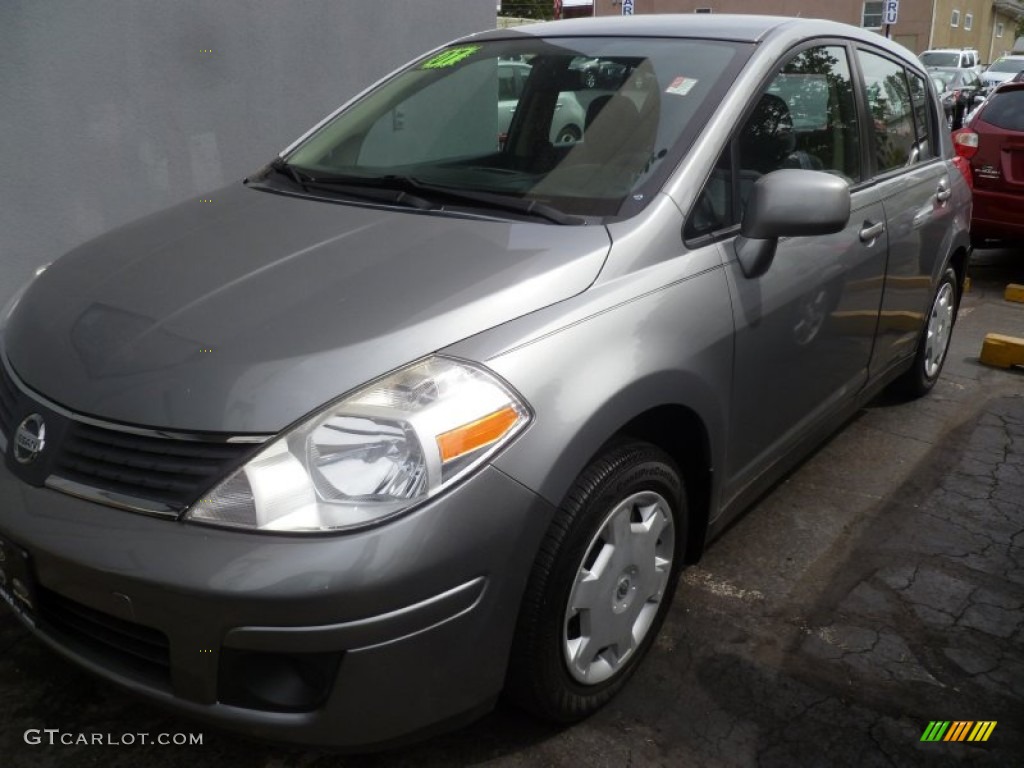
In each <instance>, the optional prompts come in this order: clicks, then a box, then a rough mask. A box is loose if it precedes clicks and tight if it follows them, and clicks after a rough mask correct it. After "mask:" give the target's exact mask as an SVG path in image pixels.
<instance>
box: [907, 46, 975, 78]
mask: <svg viewBox="0 0 1024 768" xmlns="http://www.w3.org/2000/svg"><path fill="white" fill-rule="evenodd" d="M917 58H918V59H920V61H921V63H922V64H924V65H925V66H926V67H956V68H957V69H973V70H974V72H975V74H978V75H980V74H981V73H982V71H984V69H985V68H984V67H983V66H982V65H981V56H979V55H978V52H977V51H976V50H975V49H973V48H934V49H932V50H930V51H925V52H924V53H922V54H921V55H920V56H918V57H917Z"/></svg>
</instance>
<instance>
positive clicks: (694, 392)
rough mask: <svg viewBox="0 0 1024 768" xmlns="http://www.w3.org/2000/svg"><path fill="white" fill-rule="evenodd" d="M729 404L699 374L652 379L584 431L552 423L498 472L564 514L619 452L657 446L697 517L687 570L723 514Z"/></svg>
mask: <svg viewBox="0 0 1024 768" xmlns="http://www.w3.org/2000/svg"><path fill="white" fill-rule="evenodd" d="M687 394H689V397H687ZM722 397H723V394H722V392H716V391H715V390H713V389H712V388H710V387H708V386H707V385H706V384H705V383H704V382H702V381H701V380H700V378H698V377H696V376H695V375H694V374H690V373H685V372H681V371H665V372H662V373H660V374H652V375H650V376H648V377H645V378H643V379H640V380H637V381H634V382H632V383H631V384H629V385H628V386H626V387H625V388H624V389H622V390H620V391H618V392H617V393H615V394H614V395H612V396H610V397H608V398H607V399H606V400H605V401H604V402H603V403H601V404H596V403H595V404H592V405H593V407H592V408H591V409H589V414H588V416H587V417H586V419H585V420H584V421H583V422H582V423H579V424H567V423H566V422H564V421H563V422H560V423H556V424H554V425H552V424H550V423H547V424H546V425H545V428H543V429H538V430H536V431H534V430H533V429H530V430H528V431H527V433H526V434H524V435H523V439H522V440H521V441H518V442H517V444H515V445H513V446H512V449H511V450H510V451H508V452H506V453H505V454H503V455H502V456H500V457H499V458H498V460H497V461H496V466H497V467H498V468H499V469H501V470H502V471H503V472H506V473H507V474H509V475H511V476H512V477H513V478H515V479H517V480H519V481H520V482H522V483H523V484H524V485H527V486H528V487H531V488H534V489H535V490H536V491H537V492H538V493H540V494H541V495H542V496H543V497H545V498H546V499H547V500H548V501H549V502H550V503H552V504H554V505H556V506H557V505H559V504H561V502H562V500H563V499H564V498H565V495H566V494H567V493H568V492H569V490H570V488H571V486H572V484H573V483H574V482H575V480H576V478H577V477H578V476H579V475H580V473H581V472H582V471H583V470H584V469H585V468H586V467H587V466H588V465H589V464H590V463H591V462H593V461H594V460H595V459H596V458H597V457H598V456H600V455H601V454H602V453H604V452H606V451H607V450H608V449H609V447H610V446H611V445H612V444H614V443H616V442H620V441H622V440H625V439H635V440H643V441H645V442H649V443H652V444H653V445H655V446H657V447H659V448H661V449H662V450H663V451H665V452H666V453H667V454H668V455H669V456H670V457H671V458H672V459H673V461H675V463H676V464H677V465H678V466H679V469H680V470H681V471H682V473H683V481H684V483H685V485H686V489H687V502H688V506H689V510H690V515H689V518H690V519H689V525H688V530H687V545H686V553H685V556H686V562H696V560H697V559H699V557H700V555H701V553H702V552H703V548H704V543H705V540H706V535H707V531H708V524H709V521H710V519H711V518H712V517H713V516H714V515H713V513H714V510H715V509H716V501H715V499H716V497H717V485H716V480H717V478H716V476H715V473H714V467H716V466H720V465H721V457H720V456H719V455H718V454H719V452H720V451H721V446H722V444H723V441H722V440H721V439H717V438H718V436H721V435H722V434H723V430H724V423H725V421H724V407H725V403H724V400H722ZM544 421H545V422H550V419H545V420H544ZM535 426H539V424H538V425H535ZM556 445H557V448H555V446H556ZM553 448H555V449H554V450H552V449H553Z"/></svg>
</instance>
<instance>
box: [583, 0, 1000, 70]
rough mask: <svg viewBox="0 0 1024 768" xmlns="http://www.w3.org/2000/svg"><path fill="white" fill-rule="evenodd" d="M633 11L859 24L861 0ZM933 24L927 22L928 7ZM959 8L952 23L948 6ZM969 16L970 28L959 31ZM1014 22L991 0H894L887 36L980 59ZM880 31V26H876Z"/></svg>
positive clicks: (651, 6)
mask: <svg viewBox="0 0 1024 768" xmlns="http://www.w3.org/2000/svg"><path fill="white" fill-rule="evenodd" d="M633 6H634V13H638V14H639V13H693V12H694V11H695V10H696V9H698V8H710V9H711V12H712V13H762V14H769V15H773V16H803V17H805V18H828V19H832V20H833V21H842V22H845V23H847V24H853V25H855V26H858V27H859V26H861V24H862V21H863V11H864V2H863V0H703V1H702V0H696V1H695V0H634V3H633ZM933 8H934V9H935V17H934V18H935V23H934V25H933V24H932V10H933ZM954 9H955V10H958V11H959V12H960V18H959V22H958V26H956V27H953V26H952V25H951V20H952V16H953V10H954ZM595 12H596V14H597V15H599V16H606V15H618V14H621V13H622V4H621V2H618V1H617V0H596V4H595ZM967 14H971V24H970V26H971V29H970V30H967V29H965V28H964V27H965V24H966V21H967ZM999 23H1002V24H1003V36H1002V37H1001V38H998V37H996V38H994V39H993V36H994V34H995V33H996V29H997V24H999ZM1015 24H1016V22H1015V21H1013V20H1012V18H1011V17H1010V16H1008V15H1006V14H1005V13H999V12H997V11H996V10H995V7H994V3H993V0H900V9H899V19H898V21H897V22H896V24H894V25H892V27H891V28H890V30H889V36H890V37H891V38H892V39H893V40H895V41H896V42H897V43H900V44H902V45H904V46H906V47H907V48H909V49H910V50H911V51H913V52H914V53H921V52H922V51H925V50H927V49H928V48H976V49H977V50H978V52H979V54H980V55H981V60H982V62H984V63H986V64H987V63H989V62H990V61H993V60H995V59H997V58H999V56H1000V55H1001V54H1002V53H1003V52H1004V51H1008V50H1009V49H1010V48H1011V47H1012V46H1013V39H1014V38H1013V30H1014V26H1015ZM878 32H879V34H884V32H885V30H884V28H882V29H879V30H878Z"/></svg>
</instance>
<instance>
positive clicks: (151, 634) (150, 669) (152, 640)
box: [38, 586, 171, 687]
mask: <svg viewBox="0 0 1024 768" xmlns="http://www.w3.org/2000/svg"><path fill="white" fill-rule="evenodd" d="M38 603H39V618H40V619H41V623H42V624H44V625H45V627H46V628H47V629H49V630H51V631H52V632H53V633H54V634H55V635H57V636H58V638H60V637H63V638H66V639H67V640H69V641H71V644H74V645H77V646H81V647H82V648H83V649H84V650H86V651H88V652H91V653H92V654H95V655H96V656H98V657H99V658H101V659H102V660H103V661H104V662H114V664H116V665H117V666H119V667H121V668H123V669H124V671H125V672H127V673H129V674H132V675H133V676H135V677H141V678H143V679H145V680H146V681H147V682H149V683H155V684H157V685H160V686H162V687H169V685H170V669H171V657H170V645H169V643H168V642H167V636H166V635H165V634H164V633H163V632H160V631H158V630H156V629H152V628H150V627H144V626H142V625H141V624H136V623H134V622H131V621H125V620H124V619H119V618H117V617H116V616H110V615H109V614H106V613H103V612H102V611H97V610H95V609H94V608H90V607H88V606H86V605H82V604H81V603H78V602H76V601H74V600H70V599H69V598H66V597H64V596H63V595H59V594H57V593H56V592H53V591H52V590H49V589H46V588H45V587H41V586H40V587H39V588H38Z"/></svg>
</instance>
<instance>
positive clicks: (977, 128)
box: [953, 82, 1024, 246]
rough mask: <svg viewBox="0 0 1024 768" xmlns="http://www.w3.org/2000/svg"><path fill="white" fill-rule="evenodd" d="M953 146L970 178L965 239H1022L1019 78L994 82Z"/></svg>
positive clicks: (1023, 92) (1023, 95) (1023, 103)
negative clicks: (968, 234) (966, 164)
mask: <svg viewBox="0 0 1024 768" xmlns="http://www.w3.org/2000/svg"><path fill="white" fill-rule="evenodd" d="M953 145H954V147H955V148H956V152H957V154H959V155H960V156H961V157H964V158H966V159H967V160H968V161H969V162H970V164H971V172H972V176H973V178H974V209H973V213H972V215H971V241H972V242H973V243H974V245H976V246H983V245H992V244H996V243H1010V244H1022V243H1024V82H1014V83H1004V84H1003V85H1000V86H999V87H997V88H996V89H995V90H994V91H993V92H992V93H991V94H990V95H989V97H988V99H987V100H986V101H985V103H984V104H983V105H982V106H981V108H979V109H978V111H977V113H976V114H975V115H974V116H973V117H972V118H971V120H970V121H969V122H968V124H967V125H966V126H964V127H963V128H962V129H960V130H959V131H955V132H954V133H953Z"/></svg>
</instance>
